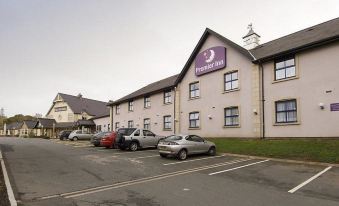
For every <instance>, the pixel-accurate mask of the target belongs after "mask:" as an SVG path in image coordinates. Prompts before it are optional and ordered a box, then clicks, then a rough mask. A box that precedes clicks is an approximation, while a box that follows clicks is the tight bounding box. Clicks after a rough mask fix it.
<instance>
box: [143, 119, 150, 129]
mask: <svg viewBox="0 0 339 206" xmlns="http://www.w3.org/2000/svg"><path fill="white" fill-rule="evenodd" d="M144 129H151V119H150V118H146V119H144Z"/></svg>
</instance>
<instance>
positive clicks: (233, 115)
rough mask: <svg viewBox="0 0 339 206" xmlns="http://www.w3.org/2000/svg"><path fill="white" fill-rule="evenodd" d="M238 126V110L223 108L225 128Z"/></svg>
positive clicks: (236, 108) (235, 108)
mask: <svg viewBox="0 0 339 206" xmlns="http://www.w3.org/2000/svg"><path fill="white" fill-rule="evenodd" d="M238 125H239V109H238V107H228V108H225V126H238Z"/></svg>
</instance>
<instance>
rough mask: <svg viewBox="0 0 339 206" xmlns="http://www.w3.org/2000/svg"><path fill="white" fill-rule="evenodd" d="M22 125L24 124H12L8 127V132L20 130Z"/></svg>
mask: <svg viewBox="0 0 339 206" xmlns="http://www.w3.org/2000/svg"><path fill="white" fill-rule="evenodd" d="M22 124H23V122H12V123H10V124H7V125H6V129H8V130H15V129H20V128H21V126H22Z"/></svg>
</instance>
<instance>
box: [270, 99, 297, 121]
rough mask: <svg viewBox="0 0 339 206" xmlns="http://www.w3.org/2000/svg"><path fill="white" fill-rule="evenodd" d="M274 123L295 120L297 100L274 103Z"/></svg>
mask: <svg viewBox="0 0 339 206" xmlns="http://www.w3.org/2000/svg"><path fill="white" fill-rule="evenodd" d="M275 117H276V118H275V121H276V123H290V122H297V101H296V100H295V99H293V100H284V101H277V102H276V103H275Z"/></svg>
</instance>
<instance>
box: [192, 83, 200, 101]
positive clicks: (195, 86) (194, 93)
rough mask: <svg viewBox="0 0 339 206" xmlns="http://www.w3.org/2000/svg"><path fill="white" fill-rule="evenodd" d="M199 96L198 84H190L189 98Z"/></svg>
mask: <svg viewBox="0 0 339 206" xmlns="http://www.w3.org/2000/svg"><path fill="white" fill-rule="evenodd" d="M199 96H200V90H199V82H194V83H191V84H190V98H197V97H199Z"/></svg>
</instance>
